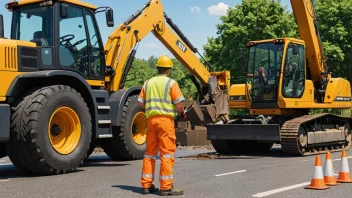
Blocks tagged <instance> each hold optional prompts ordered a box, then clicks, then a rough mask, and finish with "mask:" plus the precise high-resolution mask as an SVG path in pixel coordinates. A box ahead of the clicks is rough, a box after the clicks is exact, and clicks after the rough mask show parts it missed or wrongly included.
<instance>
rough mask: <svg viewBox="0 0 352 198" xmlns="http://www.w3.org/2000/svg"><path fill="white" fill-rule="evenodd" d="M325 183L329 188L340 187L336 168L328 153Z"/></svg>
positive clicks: (325, 166)
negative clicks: (335, 171)
mask: <svg viewBox="0 0 352 198" xmlns="http://www.w3.org/2000/svg"><path fill="white" fill-rule="evenodd" d="M324 181H325V184H326V185H328V186H337V185H339V184H338V183H337V182H336V178H335V173H334V166H333V164H332V159H331V153H330V152H329V151H328V152H327V153H326V160H325V165H324Z"/></svg>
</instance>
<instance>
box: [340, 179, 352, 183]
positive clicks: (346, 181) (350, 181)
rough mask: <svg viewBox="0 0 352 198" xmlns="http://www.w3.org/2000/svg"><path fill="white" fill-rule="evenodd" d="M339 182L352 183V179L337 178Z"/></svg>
mask: <svg viewBox="0 0 352 198" xmlns="http://www.w3.org/2000/svg"><path fill="white" fill-rule="evenodd" d="M337 182H339V183H352V180H337Z"/></svg>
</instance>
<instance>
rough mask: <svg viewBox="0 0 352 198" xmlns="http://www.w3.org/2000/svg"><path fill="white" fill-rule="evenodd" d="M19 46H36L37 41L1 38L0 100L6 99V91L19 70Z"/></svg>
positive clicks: (18, 73)
mask: <svg viewBox="0 0 352 198" xmlns="http://www.w3.org/2000/svg"><path fill="white" fill-rule="evenodd" d="M17 46H26V47H36V45H35V43H31V42H26V41H20V40H9V39H0V79H1V86H0V101H6V93H7V91H8V89H9V87H10V85H11V83H12V82H13V80H14V79H15V78H16V77H17V76H18V75H20V74H22V72H18V54H17Z"/></svg>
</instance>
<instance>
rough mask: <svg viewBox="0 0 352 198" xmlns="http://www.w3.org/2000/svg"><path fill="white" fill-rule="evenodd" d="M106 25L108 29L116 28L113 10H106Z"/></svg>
mask: <svg viewBox="0 0 352 198" xmlns="http://www.w3.org/2000/svg"><path fill="white" fill-rule="evenodd" d="M106 24H107V25H108V27H114V11H113V10H112V9H111V8H108V9H107V10H106Z"/></svg>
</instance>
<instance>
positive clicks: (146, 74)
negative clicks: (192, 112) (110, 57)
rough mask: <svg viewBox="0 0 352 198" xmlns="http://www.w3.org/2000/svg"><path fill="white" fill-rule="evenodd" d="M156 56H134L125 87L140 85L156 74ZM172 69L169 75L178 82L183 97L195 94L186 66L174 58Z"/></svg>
mask: <svg viewBox="0 0 352 198" xmlns="http://www.w3.org/2000/svg"><path fill="white" fill-rule="evenodd" d="M157 61H158V59H157V57H155V56H151V57H150V58H149V59H148V60H144V59H138V58H136V59H135V60H134V62H133V64H132V67H131V70H130V71H129V73H128V75H127V80H128V81H127V82H126V86H125V87H126V88H127V87H131V86H141V85H143V84H144V82H145V81H146V80H148V79H150V78H152V77H153V76H155V75H156V74H157V70H156V66H155V65H156V62H157ZM172 62H173V65H174V67H173V69H172V70H171V75H170V76H169V77H171V78H173V79H174V80H176V81H177V83H178V84H179V86H180V88H181V91H182V93H183V95H184V96H185V98H191V97H193V98H194V97H195V96H196V91H197V90H196V87H195V86H194V84H193V82H192V81H191V80H190V78H189V73H188V71H187V70H186V68H185V67H184V66H183V65H182V64H181V63H180V62H179V61H178V60H176V59H172Z"/></svg>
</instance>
